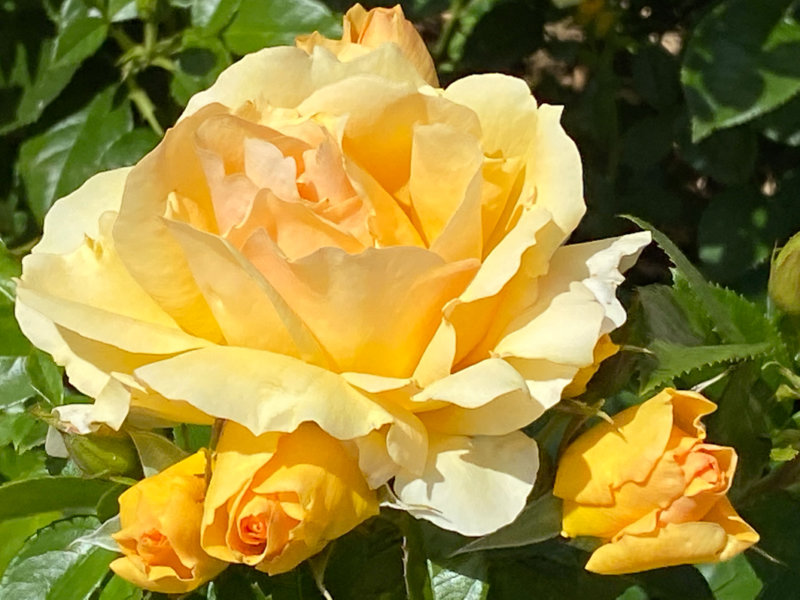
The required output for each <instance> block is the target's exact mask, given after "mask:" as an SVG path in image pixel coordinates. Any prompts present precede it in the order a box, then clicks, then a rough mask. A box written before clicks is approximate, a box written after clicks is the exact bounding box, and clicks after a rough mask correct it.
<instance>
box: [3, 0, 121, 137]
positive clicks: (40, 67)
mask: <svg viewBox="0 0 800 600" xmlns="http://www.w3.org/2000/svg"><path fill="white" fill-rule="evenodd" d="M50 16H51V18H52V20H53V21H55V23H56V25H57V31H56V34H55V36H54V37H51V38H48V39H45V40H44V41H41V42H39V43H38V46H36V45H34V44H32V43H31V40H42V38H43V37H45V36H44V35H43V32H45V31H47V29H46V28H43V27H41V25H40V26H39V28H38V29H37V30H36V31H35V33H33V32H31V31H30V29H29V28H30V27H31V24H29V23H26V22H25V19H24V18H20V22H19V23H15V22H14V21H13V20H10V21H11V23H10V24H9V27H8V29H7V30H5V31H3V29H0V36H4V37H6V38H7V39H8V40H9V41H8V42H7V43H6V47H7V48H8V50H7V52H8V53H9V56H10V55H11V53H12V52H13V55H14V68H13V70H12V73H13V74H12V76H11V77H10V78H9V79H10V82H9V83H10V84H11V85H10V86H9V87H17V88H19V89H20V91H21V95H20V97H19V100H18V101H17V102H16V108H15V109H14V110H11V111H7V113H6V114H7V117H6V114H4V115H3V118H2V120H0V133H3V132H5V131H9V130H13V129H16V128H18V127H21V126H23V125H27V124H29V123H32V122H34V121H36V120H37V119H38V118H39V117H40V116H41V114H42V113H43V112H44V109H45V108H46V107H47V106H48V105H49V104H50V103H51V102H52V101H53V100H54V99H55V98H56V97H57V96H58V95H59V94H60V93H61V91H62V90H63V89H64V88H65V87H66V86H67V84H68V83H69V82H70V80H71V79H72V76H73V75H74V74H75V72H76V71H77V70H78V68H79V67H80V66H81V64H82V62H83V61H84V60H85V59H86V58H88V57H89V56H91V55H93V54H94V53H95V52H96V51H97V49H98V48H99V47H100V46H101V45H102V43H103V41H104V40H105V36H106V33H107V25H106V23H105V21H104V19H103V18H102V16H101V14H100V12H99V11H97V10H96V9H94V8H90V7H89V6H87V4H85V3H84V2H83V0H66V1H65V2H63V3H62V4H61V6H60V10H59V12H58V13H57V14H52V15H50ZM4 18H5V17H4ZM45 35H46V34H45ZM4 112H6V111H4Z"/></svg>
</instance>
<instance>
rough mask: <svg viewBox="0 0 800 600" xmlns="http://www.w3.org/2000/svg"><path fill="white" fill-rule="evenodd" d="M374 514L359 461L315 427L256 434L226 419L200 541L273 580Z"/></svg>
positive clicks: (214, 552) (373, 497)
mask: <svg viewBox="0 0 800 600" xmlns="http://www.w3.org/2000/svg"><path fill="white" fill-rule="evenodd" d="M377 513H378V501H377V498H376V494H375V492H374V491H373V490H370V489H369V486H368V485H367V482H366V480H365V479H364V476H363V475H362V473H361V471H360V470H359V468H358V462H357V461H356V460H354V457H353V456H352V453H351V452H348V449H347V448H346V446H345V443H343V442H340V441H339V440H337V439H335V438H333V437H331V436H329V435H328V434H327V433H325V432H324V431H322V430H321V429H320V428H319V426H317V425H315V424H313V423H304V424H302V425H300V427H298V428H297V429H296V430H295V431H294V432H292V433H288V434H286V433H265V434H263V435H261V436H258V437H256V436H254V435H253V434H252V433H250V432H249V431H248V430H247V429H246V428H244V427H242V426H241V425H237V424H236V423H232V422H229V423H227V424H226V425H225V428H224V429H223V432H222V436H221V437H220V441H219V444H218V445H217V454H216V458H215V461H214V474H213V476H212V477H211V482H210V483H209V487H208V497H207V499H206V506H205V514H204V517H203V527H202V544H203V547H204V548H205V549H206V551H207V552H208V553H209V554H211V555H212V556H216V557H217V558H220V559H222V560H225V561H227V562H239V563H244V564H247V565H251V566H255V567H256V568H258V569H259V570H261V571H266V572H267V573H269V574H270V575H274V574H276V573H283V572H285V571H289V570H290V569H293V568H294V567H296V566H297V565H298V564H299V563H300V562H301V561H303V560H305V559H306V558H308V557H309V556H312V555H314V554H316V553H317V552H319V551H320V550H321V549H322V548H323V547H324V546H325V544H326V543H327V542H329V541H330V540H333V539H336V538H337V537H339V536H341V535H343V534H345V533H347V532H348V531H350V530H351V529H352V528H353V527H355V526H356V525H358V524H359V523H361V522H362V521H364V520H365V519H367V518H369V517H371V516H373V515H376V514H377Z"/></svg>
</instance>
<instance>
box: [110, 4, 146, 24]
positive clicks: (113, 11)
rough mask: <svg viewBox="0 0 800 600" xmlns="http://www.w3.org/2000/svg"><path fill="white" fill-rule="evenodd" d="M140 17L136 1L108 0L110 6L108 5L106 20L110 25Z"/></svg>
mask: <svg viewBox="0 0 800 600" xmlns="http://www.w3.org/2000/svg"><path fill="white" fill-rule="evenodd" d="M138 16H139V13H138V12H137V10H136V0H108V4H107V5H106V20H107V21H108V22H109V23H119V22H121V21H130V20H131V19H135V18H137V17H138Z"/></svg>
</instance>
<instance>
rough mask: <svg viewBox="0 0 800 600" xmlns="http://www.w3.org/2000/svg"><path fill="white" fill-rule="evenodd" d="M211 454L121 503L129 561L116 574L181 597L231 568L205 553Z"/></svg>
mask: <svg viewBox="0 0 800 600" xmlns="http://www.w3.org/2000/svg"><path fill="white" fill-rule="evenodd" d="M205 471H206V453H205V451H200V452H198V453H196V454H193V455H192V456H190V457H188V458H185V459H184V460H182V461H180V462H179V463H176V464H174V465H172V466H171V467H169V468H168V469H165V470H164V471H162V472H161V473H158V474H157V475H154V476H152V477H148V478H147V479H143V480H142V481H140V482H139V483H137V484H136V485H134V486H133V487H131V488H130V489H128V490H126V491H125V492H124V493H123V494H122V495H121V496H120V497H119V519H120V526H121V530H120V531H119V532H118V533H115V534H114V535H113V537H114V539H115V540H116V542H117V544H119V547H120V549H121V550H122V553H123V554H124V556H123V557H122V558H118V559H116V560H115V561H113V562H112V563H111V569H112V570H113V571H114V572H115V573H116V574H117V575H119V576H120V577H123V578H125V579H127V580H128V581H131V582H133V583H135V584H136V585H138V586H139V587H141V588H144V589H146V590H152V591H155V592H163V593H165V594H182V593H185V592H188V591H191V590H193V589H195V588H196V587H198V586H200V585H202V584H203V583H205V582H206V581H209V580H210V579H213V578H214V577H216V576H217V575H218V574H219V573H220V572H222V570H223V569H224V568H225V567H226V566H227V565H226V564H225V563H224V562H221V561H219V560H216V559H214V558H212V557H210V556H209V555H208V554H206V553H205V552H204V551H203V549H202V548H201V547H200V521H201V518H202V516H203V499H204V497H205V491H206V480H205Z"/></svg>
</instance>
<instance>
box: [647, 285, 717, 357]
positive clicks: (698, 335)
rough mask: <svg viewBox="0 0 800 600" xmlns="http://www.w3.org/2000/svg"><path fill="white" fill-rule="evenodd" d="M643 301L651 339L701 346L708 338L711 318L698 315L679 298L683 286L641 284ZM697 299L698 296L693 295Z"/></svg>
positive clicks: (648, 339) (648, 333)
mask: <svg viewBox="0 0 800 600" xmlns="http://www.w3.org/2000/svg"><path fill="white" fill-rule="evenodd" d="M637 291H638V294H639V302H640V305H641V307H642V313H643V317H644V325H645V327H646V334H647V340H646V342H647V343H649V342H650V341H652V340H663V341H665V342H671V343H673V344H682V345H684V346H699V345H702V344H703V342H704V341H705V340H706V337H707V336H706V327H707V321H708V319H707V318H706V317H705V315H700V317H701V318H699V319H698V318H697V315H696V313H695V312H692V311H689V312H688V313H687V311H685V310H684V308H683V306H682V305H681V304H680V298H679V297H678V292H679V287H678V285H675V286H668V285H661V284H654V285H648V286H645V287H640V288H639V289H638V290H637ZM691 300H692V301H693V300H694V298H693V297H692V298H691Z"/></svg>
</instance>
